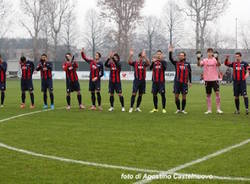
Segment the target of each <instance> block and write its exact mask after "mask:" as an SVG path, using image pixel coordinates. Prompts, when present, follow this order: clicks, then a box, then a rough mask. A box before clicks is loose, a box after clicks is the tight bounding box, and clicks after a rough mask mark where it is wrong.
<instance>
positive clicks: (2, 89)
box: [0, 82, 6, 91]
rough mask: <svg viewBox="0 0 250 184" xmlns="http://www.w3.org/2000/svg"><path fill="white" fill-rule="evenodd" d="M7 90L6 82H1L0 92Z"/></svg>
mask: <svg viewBox="0 0 250 184" xmlns="http://www.w3.org/2000/svg"><path fill="white" fill-rule="evenodd" d="M5 90H6V82H0V91H5Z"/></svg>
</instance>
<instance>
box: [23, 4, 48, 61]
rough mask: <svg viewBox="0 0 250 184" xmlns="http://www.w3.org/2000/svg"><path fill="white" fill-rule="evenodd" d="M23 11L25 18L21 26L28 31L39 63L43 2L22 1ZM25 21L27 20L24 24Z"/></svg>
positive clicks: (34, 54) (35, 58) (35, 59)
mask: <svg viewBox="0 0 250 184" xmlns="http://www.w3.org/2000/svg"><path fill="white" fill-rule="evenodd" d="M21 6H22V10H23V13H24V15H26V16H25V17H22V19H21V24H22V26H23V27H24V28H25V29H26V30H27V31H28V33H29V35H30V37H31V38H32V41H33V58H34V61H38V57H39V56H38V54H39V53H38V50H39V48H38V37H39V33H40V31H41V29H42V22H43V21H42V20H43V17H44V11H43V0H22V2H21ZM23 20H26V22H24V21H23Z"/></svg>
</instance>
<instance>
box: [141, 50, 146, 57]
mask: <svg viewBox="0 0 250 184" xmlns="http://www.w3.org/2000/svg"><path fill="white" fill-rule="evenodd" d="M141 56H142V57H143V58H146V51H145V50H144V49H143V50H142V52H141Z"/></svg>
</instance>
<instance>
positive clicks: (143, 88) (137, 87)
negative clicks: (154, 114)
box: [133, 80, 146, 94]
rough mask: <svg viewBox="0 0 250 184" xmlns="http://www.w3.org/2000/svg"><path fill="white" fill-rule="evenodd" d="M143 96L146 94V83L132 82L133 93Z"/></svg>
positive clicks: (142, 81)
mask: <svg viewBox="0 0 250 184" xmlns="http://www.w3.org/2000/svg"><path fill="white" fill-rule="evenodd" d="M138 91H139V94H145V92H146V81H145V80H134V82H133V93H137V92H138Z"/></svg>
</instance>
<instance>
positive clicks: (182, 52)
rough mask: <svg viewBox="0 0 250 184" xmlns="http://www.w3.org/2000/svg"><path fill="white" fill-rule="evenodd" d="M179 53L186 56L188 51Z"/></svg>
mask: <svg viewBox="0 0 250 184" xmlns="http://www.w3.org/2000/svg"><path fill="white" fill-rule="evenodd" d="M179 54H184V56H185V57H186V55H187V54H186V52H184V51H181V52H180V53H179Z"/></svg>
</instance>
